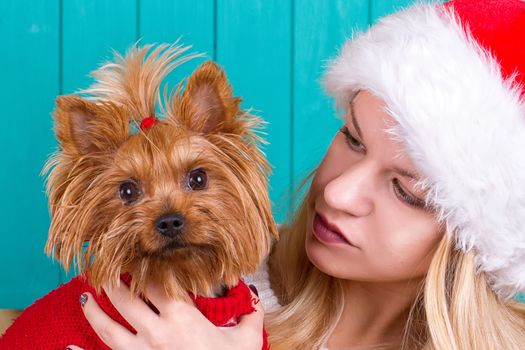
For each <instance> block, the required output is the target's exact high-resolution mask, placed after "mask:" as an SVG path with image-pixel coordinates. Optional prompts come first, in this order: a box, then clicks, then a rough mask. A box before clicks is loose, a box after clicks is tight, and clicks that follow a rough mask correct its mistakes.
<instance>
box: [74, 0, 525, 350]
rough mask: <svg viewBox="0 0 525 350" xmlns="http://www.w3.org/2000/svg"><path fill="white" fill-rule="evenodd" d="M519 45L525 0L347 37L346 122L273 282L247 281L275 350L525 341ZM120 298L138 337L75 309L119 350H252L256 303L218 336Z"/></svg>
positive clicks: (417, 17) (407, 18) (523, 100)
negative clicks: (254, 292) (521, 300)
mask: <svg viewBox="0 0 525 350" xmlns="http://www.w3.org/2000/svg"><path fill="white" fill-rule="evenodd" d="M523 37H525V3H524V2H522V1H520V0H501V1H496V0H485V1H479V0H478V1H474V0H469V1H467V0H455V1H453V2H449V3H447V4H445V5H442V4H427V5H415V6H412V7H411V8H409V9H407V10H405V11H402V12H399V13H397V14H394V15H391V16H388V17H386V18H384V19H383V20H381V21H380V22H379V23H378V24H377V25H375V26H374V27H372V28H371V29H370V30H369V31H368V32H367V33H364V34H362V35H359V36H357V37H356V38H354V39H352V40H351V41H349V42H347V43H346V44H345V46H344V47H343V49H342V51H341V53H340V55H339V57H337V58H336V59H335V60H334V61H333V62H332V63H331V65H330V66H329V68H328V71H327V73H326V75H325V79H324V82H325V86H326V88H327V91H328V92H329V93H330V94H331V95H333V96H334V97H335V100H336V102H337V104H338V106H339V107H341V109H342V111H343V117H344V118H343V119H344V124H343V126H342V128H341V129H340V132H338V133H337V135H336V136H335V137H334V139H333V142H332V144H331V145H330V147H329V149H328V151H327V153H326V156H325V157H324V159H323V161H322V163H321V164H320V166H319V167H318V169H317V170H316V172H315V176H314V178H313V181H312V185H311V187H310V191H309V193H308V195H307V197H306V199H305V201H304V203H303V204H302V206H301V207H300V209H299V211H298V213H297V215H296V216H295V218H294V220H293V222H292V224H291V225H290V226H289V227H285V228H284V230H283V231H284V232H283V235H282V239H281V240H280V241H279V242H278V243H277V244H276V245H275V246H274V249H273V251H272V254H271V255H270V257H269V264H268V265H269V276H270V278H269V280H270V282H271V288H270V287H269V286H270V284H268V283H267V282H268V281H265V277H267V276H268V274H267V271H266V270H265V269H266V267H265V266H262V267H261V271H260V273H258V274H256V275H255V277H254V276H252V277H251V279H250V281H252V283H254V284H255V285H257V286H258V289H259V295H260V296H261V299H262V301H263V303H266V310H265V311H266V319H265V323H266V326H267V330H268V333H269V336H270V338H269V339H270V343H271V344H272V349H319V348H328V349H331V350H334V349H350V348H355V347H356V346H362V347H363V348H380V347H381V346H384V347H389V348H396V349H398V348H406V349H521V348H523V347H524V345H525V307H524V305H522V304H520V303H518V302H517V301H515V300H514V299H513V296H514V295H515V293H516V292H519V291H524V290H525V273H524V271H525V233H524V231H523V224H524V223H525V190H524V189H523V188H524V187H523V185H522V184H523V182H524V180H525V159H524V157H523V155H522V154H521V152H522V150H523V149H525V50H524V49H523V45H522V44H521V41H522V38H523ZM152 290H153V291H154V287H152ZM274 292H275V295H274ZM127 293H128V292H127V291H126V290H125V289H122V288H120V289H115V290H110V291H109V296H110V298H111V299H112V301H113V302H114V304H115V306H116V307H117V309H119V310H120V311H121V313H123V315H124V316H125V317H127V318H128V320H130V319H131V320H132V321H133V322H132V324H133V325H134V326H135V328H137V329H139V334H137V335H136V336H135V335H132V334H130V333H126V332H124V330H122V329H120V328H118V327H117V326H116V325H115V324H114V323H113V322H112V321H111V320H109V319H107V316H105V315H104V314H103V313H102V312H101V311H100V310H99V309H97V306H96V304H95V303H94V302H93V301H92V299H90V298H88V301H87V303H86V304H85V306H84V312H85V314H86V317H87V318H88V320H89V321H90V323H91V324H92V326H93V327H94V329H95V330H96V331H97V332H98V334H100V335H101V337H102V339H103V340H104V341H105V342H106V343H108V345H110V346H111V347H113V348H116V349H124V348H126V349H134V348H136V349H139V348H140V349H144V348H152V349H153V348H168V347H170V346H171V347H172V348H177V349H211V348H213V349H217V348H218V349H235V348H239V349H251V348H253V349H260V344H259V343H258V342H256V341H254V339H255V338H257V335H259V334H260V327H261V324H262V323H261V321H262V308H261V307H260V304H258V305H257V307H258V312H256V313H254V314H252V315H249V316H245V318H244V319H243V320H241V323H240V325H239V326H238V327H237V328H232V329H218V328H214V327H211V326H210V325H209V323H207V322H206V320H204V319H203V317H201V316H200V315H199V313H198V312H197V311H195V309H193V308H192V307H191V306H189V305H185V304H181V303H177V302H173V301H169V300H166V299H165V298H163V297H162V295H161V294H160V293H158V297H157V298H156V300H155V301H154V303H155V302H156V306H157V308H158V309H159V310H160V311H161V316H160V317H157V318H152V317H151V314H152V311H150V310H149V309H147V307H146V306H145V305H143V304H141V305H138V303H135V305H134V304H133V303H131V304H130V303H129V302H124V301H123V300H124V298H126V295H127ZM275 297H276V298H275ZM279 304H280V305H279ZM139 315H140V316H139ZM143 315H148V316H147V317H145V316H143ZM144 319H147V321H144ZM185 324H186V326H185ZM188 324H190V325H191V328H190V326H188Z"/></svg>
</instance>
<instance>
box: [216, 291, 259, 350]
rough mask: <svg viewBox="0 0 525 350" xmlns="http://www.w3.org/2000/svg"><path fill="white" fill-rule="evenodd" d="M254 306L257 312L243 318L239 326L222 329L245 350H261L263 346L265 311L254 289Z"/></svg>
mask: <svg viewBox="0 0 525 350" xmlns="http://www.w3.org/2000/svg"><path fill="white" fill-rule="evenodd" d="M250 289H252V286H250ZM252 305H253V307H254V309H255V311H254V312H252V313H251V314H248V315H243V316H241V318H240V320H239V324H238V325H237V326H235V327H230V328H222V329H223V331H224V332H226V333H227V334H229V335H230V337H231V339H232V340H233V342H234V343H235V344H241V346H242V347H243V348H245V349H261V348H262V346H263V321H264V309H263V307H262V303H261V301H260V299H259V297H258V296H257V295H256V294H255V293H254V292H253V289H252Z"/></svg>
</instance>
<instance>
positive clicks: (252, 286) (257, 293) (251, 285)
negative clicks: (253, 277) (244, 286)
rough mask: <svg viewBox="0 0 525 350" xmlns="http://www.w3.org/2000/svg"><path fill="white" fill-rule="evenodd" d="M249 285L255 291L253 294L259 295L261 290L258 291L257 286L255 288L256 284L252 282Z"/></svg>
mask: <svg viewBox="0 0 525 350" xmlns="http://www.w3.org/2000/svg"><path fill="white" fill-rule="evenodd" d="M248 287H250V289H251V291H252V292H253V294H255V295H257V296H259V292H258V291H257V288H255V286H254V285H253V284H250V285H249V286H248Z"/></svg>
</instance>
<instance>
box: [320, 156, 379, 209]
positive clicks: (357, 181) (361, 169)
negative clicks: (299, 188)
mask: <svg viewBox="0 0 525 350" xmlns="http://www.w3.org/2000/svg"><path fill="white" fill-rule="evenodd" d="M370 165H371V164H366V162H361V163H358V164H353V165H352V166H351V167H350V168H348V169H345V171H343V172H341V173H340V174H339V175H338V176H336V177H334V178H333V179H332V180H331V181H330V182H328V184H327V185H326V187H325V189H324V199H325V201H326V203H327V204H328V205H329V206H331V207H332V208H334V209H337V210H340V211H343V212H346V213H348V214H351V215H353V216H366V215H368V214H370V212H371V211H372V209H373V206H374V203H373V200H372V198H373V194H374V193H373V192H374V187H375V186H374V183H373V181H374V177H373V173H372V169H371V167H370Z"/></svg>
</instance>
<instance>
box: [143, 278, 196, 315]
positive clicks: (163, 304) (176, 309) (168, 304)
mask: <svg viewBox="0 0 525 350" xmlns="http://www.w3.org/2000/svg"><path fill="white" fill-rule="evenodd" d="M145 293H146V297H147V298H148V300H149V301H150V302H151V303H152V304H153V305H155V307H156V308H157V310H159V312H160V317H163V316H168V317H169V315H176V317H179V318H180V317H184V315H187V314H188V313H191V312H192V311H193V309H194V307H193V305H192V304H189V303H186V302H184V301H183V300H176V299H173V298H170V297H169V296H168V294H167V293H166V291H165V290H164V288H162V287H161V286H160V285H159V284H157V283H155V282H150V283H148V284H147V285H146V291H145Z"/></svg>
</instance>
